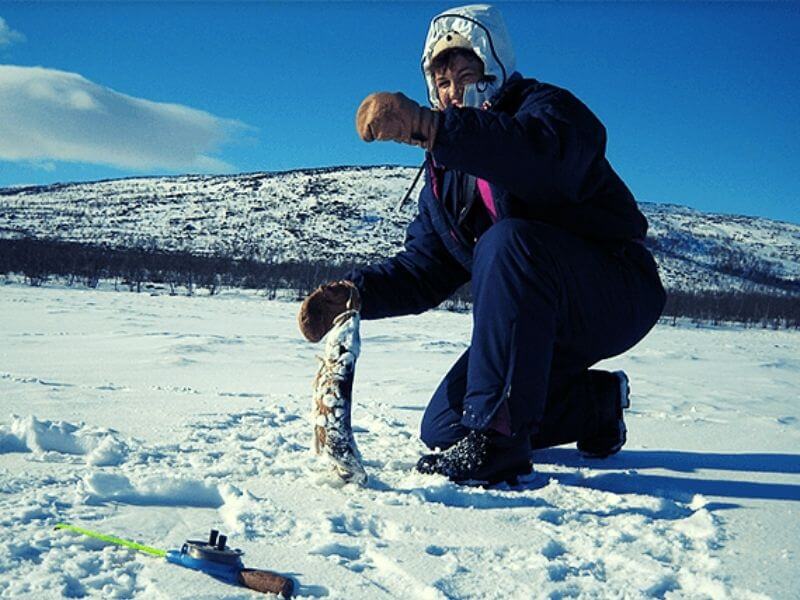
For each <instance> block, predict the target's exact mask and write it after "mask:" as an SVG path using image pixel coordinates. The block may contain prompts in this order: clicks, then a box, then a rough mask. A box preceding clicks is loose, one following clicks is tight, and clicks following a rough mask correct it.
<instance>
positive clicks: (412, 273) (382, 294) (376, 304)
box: [344, 189, 469, 319]
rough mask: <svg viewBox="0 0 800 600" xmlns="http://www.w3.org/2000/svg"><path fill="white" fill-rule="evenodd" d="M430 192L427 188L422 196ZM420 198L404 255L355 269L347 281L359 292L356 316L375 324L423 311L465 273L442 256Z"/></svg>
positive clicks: (449, 291)
mask: <svg viewBox="0 0 800 600" xmlns="http://www.w3.org/2000/svg"><path fill="white" fill-rule="evenodd" d="M426 193H430V192H429V191H428V190H427V189H423V190H422V194H426ZM422 194H421V195H420V202H419V210H418V212H417V216H416V217H415V219H414V220H413V221H412V222H411V223H410V224H409V226H408V228H407V230H406V239H405V243H404V250H402V251H401V252H400V253H398V254H397V255H395V256H393V257H392V258H390V259H388V260H386V261H385V262H383V263H379V264H376V265H370V266H368V267H365V268H362V269H355V270H354V271H351V272H350V273H348V274H347V275H346V276H345V277H344V278H345V279H349V280H350V281H352V282H353V283H355V284H356V287H358V291H359V292H360V293H361V317H362V318H363V319H380V318H383V317H397V316H401V315H408V314H418V313H421V312H425V311H426V310H429V309H431V308H434V307H435V306H438V305H439V304H441V303H442V302H443V301H444V300H446V299H447V298H448V297H449V296H450V295H451V294H452V293H453V292H455V291H456V290H457V289H458V288H459V287H460V286H461V285H463V284H464V283H466V282H467V281H469V273H468V272H467V270H466V269H464V267H462V266H461V265H460V264H459V263H458V262H457V261H456V260H455V258H453V257H452V255H451V254H450V253H449V252H448V251H447V249H446V248H445V247H444V244H443V243H442V241H441V239H440V238H439V235H438V234H437V233H436V231H435V230H434V228H433V225H432V224H431V219H430V215H429V213H428V210H427V208H426V207H425V205H424V204H425V203H424V202H423V201H422Z"/></svg>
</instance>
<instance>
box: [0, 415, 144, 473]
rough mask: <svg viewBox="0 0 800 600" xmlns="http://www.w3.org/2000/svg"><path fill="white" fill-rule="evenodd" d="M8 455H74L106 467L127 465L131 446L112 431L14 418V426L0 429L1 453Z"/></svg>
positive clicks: (81, 425) (30, 418) (58, 422)
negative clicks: (125, 462)
mask: <svg viewBox="0 0 800 600" xmlns="http://www.w3.org/2000/svg"><path fill="white" fill-rule="evenodd" d="M6 452H36V453H46V452H55V453H58V454H71V455H77V456H83V457H84V460H85V461H86V464H89V465H94V466H98V467H102V466H112V465H119V464H121V463H122V462H124V461H125V459H126V457H127V456H128V452H129V445H128V444H127V443H126V442H125V441H123V440H122V439H120V437H119V434H118V433H117V432H115V431H114V430H112V429H102V428H96V427H89V426H87V425H85V424H83V423H80V424H78V425H75V424H73V423H68V422H66V421H40V420H38V419H37V418H36V417H34V416H33V415H31V416H28V417H18V416H16V415H12V421H11V425H10V426H9V427H8V428H6V427H0V454H3V453H6Z"/></svg>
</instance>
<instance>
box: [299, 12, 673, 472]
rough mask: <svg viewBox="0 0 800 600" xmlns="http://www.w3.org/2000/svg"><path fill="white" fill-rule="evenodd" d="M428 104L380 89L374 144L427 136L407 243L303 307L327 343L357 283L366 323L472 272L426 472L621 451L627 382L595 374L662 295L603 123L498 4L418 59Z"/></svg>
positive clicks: (437, 29)
mask: <svg viewBox="0 0 800 600" xmlns="http://www.w3.org/2000/svg"><path fill="white" fill-rule="evenodd" d="M422 67H423V73H424V77H425V83H426V85H427V91H428V99H429V102H430V104H431V107H432V108H426V107H422V106H420V105H418V104H417V103H416V102H414V101H413V100H411V99H409V98H407V97H406V96H404V95H403V94H400V93H387V92H381V93H376V94H372V95H370V96H368V97H367V98H366V99H365V100H364V101H363V103H362V104H361V106H360V107H359V109H358V113H357V116H356V126H357V129H358V133H359V135H360V136H361V137H362V138H363V139H364V140H365V141H368V142H370V141H373V140H382V141H394V142H399V143H404V144H413V145H417V146H420V147H423V148H424V149H425V150H426V151H427V152H426V162H425V186H424V188H423V190H422V192H421V194H420V196H419V202H418V212H417V215H416V217H415V219H414V220H413V221H412V222H411V224H410V225H409V226H408V230H407V235H406V241H405V249H404V250H403V251H402V252H400V253H399V254H398V255H396V256H394V257H392V258H391V259H389V260H387V261H386V262H384V263H381V264H376V265H372V266H370V267H368V268H365V269H360V270H356V271H354V272H352V273H350V274H349V275H348V276H347V277H346V280H345V281H341V282H333V283H330V284H327V285H325V286H322V287H320V288H319V289H318V290H316V291H315V292H314V293H313V294H312V295H311V296H310V297H309V298H308V299H306V301H305V302H304V303H303V306H302V308H301V314H300V322H301V330H303V333H304V334H305V335H306V337H307V338H309V339H312V340H318V339H320V338H321V337H322V336H323V335H324V334H325V333H326V332H327V330H328V329H329V328H330V323H331V319H332V316H335V314H338V312H341V311H342V310H344V307H345V304H346V303H347V301H348V300H350V299H351V298H352V296H353V294H354V293H357V294H358V296H359V297H360V302H361V316H362V318H363V319H379V318H384V317H393V316H399V315H406V314H417V313H421V312H423V311H426V310H428V309H430V308H433V307H435V306H437V305H438V304H440V303H441V302H442V301H444V300H445V299H446V298H448V297H449V296H450V295H451V294H452V293H453V292H455V291H456V290H457V289H458V288H459V287H460V286H462V285H463V284H464V283H467V282H470V283H471V288H472V295H473V314H472V316H473V331H472V339H471V343H470V346H469V349H468V350H467V351H466V352H465V353H464V354H463V355H462V356H461V357H460V358H459V359H458V360H457V361H456V363H455V365H453V367H452V368H451V369H450V371H449V372H448V373H447V374H446V375H445V377H444V379H443V381H442V382H441V384H440V385H439V387H438V388H437V389H436V391H435V392H434V394H433V398H432V399H431V401H430V403H429V405H428V407H427V409H426V411H425V414H424V417H423V420H422V430H421V437H422V440H423V442H424V443H425V444H426V445H427V446H428V447H429V448H431V450H434V452H433V453H431V454H428V455H425V456H423V457H422V458H421V459H420V461H419V463H418V464H417V469H418V470H419V471H421V472H423V473H438V474H442V475H445V476H447V477H449V478H450V479H451V480H453V481H456V482H487V483H495V482H499V481H513V480H515V478H516V477H517V476H518V475H520V474H526V473H529V472H530V471H531V463H530V457H531V450H532V449H533V448H543V447H547V446H553V445H558V444H564V443H568V442H577V445H578V449H579V450H580V451H581V452H582V453H583V454H584V455H586V456H592V457H605V456H608V455H610V454H613V453H615V452H617V451H619V450H620V448H622V446H623V445H624V443H625V441H626V429H625V423H624V421H623V414H622V410H623V408H625V407H626V406H627V402H628V378H627V376H626V375H625V374H624V373H622V372H614V373H611V372H607V371H601V370H593V369H590V367H591V366H592V365H593V364H595V363H596V362H598V361H600V360H602V359H605V358H608V357H611V356H615V355H617V354H620V353H622V352H624V351H626V350H627V349H629V348H631V347H632V346H633V345H634V344H636V343H637V342H638V341H639V340H641V339H642V338H643V337H644V336H645V335H646V334H647V332H648V331H649V330H650V329H651V328H652V327H653V326H654V324H655V323H656V321H657V320H658V317H659V315H660V314H661V311H662V309H663V306H664V301H665V294H664V289H663V287H662V285H661V282H660V280H659V275H658V271H657V268H656V264H655V262H654V261H653V258H652V256H651V255H650V253H649V252H648V250H647V249H646V248H645V246H644V243H643V242H644V237H645V234H646V231H647V222H646V220H645V218H644V216H643V215H642V214H641V212H640V211H639V210H638V208H637V205H636V201H635V200H634V198H633V196H632V194H631V192H630V191H629V189H628V188H627V187H626V185H625V184H624V183H623V182H622V180H621V179H620V178H619V176H618V175H617V174H616V173H615V172H614V170H613V169H612V167H611V166H610V164H609V162H608V161H607V160H606V157H605V145H606V134H605V128H604V127H603V125H602V124H601V123H600V121H599V120H598V119H597V117H595V115H594V114H593V113H592V112H591V111H590V110H589V109H588V108H587V107H586V106H585V105H584V104H583V103H581V102H580V101H579V100H578V99H577V98H576V97H575V96H573V95H572V94H571V93H570V92H568V91H566V90H564V89H561V88H558V87H555V86H553V85H549V84H546V83H541V82H539V81H537V80H535V79H526V78H523V77H522V75H520V74H519V73H518V72H516V71H515V65H514V55H513V52H512V48H511V44H510V41H509V39H508V35H507V32H506V29H505V26H504V24H503V21H502V18H501V16H500V14H499V13H498V11H497V10H496V9H494V8H493V7H491V6H487V5H474V6H466V7H461V8H455V9H452V10H448V11H445V12H444V13H442V14H440V15H438V16H437V17H435V18H434V19H433V21H432V22H431V24H430V28H429V30H428V36H427V39H426V41H425V48H424V51H423V56H422Z"/></svg>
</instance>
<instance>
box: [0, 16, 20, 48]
mask: <svg viewBox="0 0 800 600" xmlns="http://www.w3.org/2000/svg"><path fill="white" fill-rule="evenodd" d="M24 41H25V36H24V35H22V34H21V33H20V32H19V31H14V30H13V29H11V27H9V26H8V23H6V20H5V19H4V18H3V17H0V48H2V47H3V46H10V45H11V44H14V43H15V42H24Z"/></svg>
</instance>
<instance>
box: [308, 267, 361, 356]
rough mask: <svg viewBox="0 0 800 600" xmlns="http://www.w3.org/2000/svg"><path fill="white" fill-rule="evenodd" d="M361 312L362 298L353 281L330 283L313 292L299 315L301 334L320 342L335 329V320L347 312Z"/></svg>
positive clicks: (312, 340) (309, 339) (311, 340)
mask: <svg viewBox="0 0 800 600" xmlns="http://www.w3.org/2000/svg"><path fill="white" fill-rule="evenodd" d="M351 309H352V310H360V309H361V296H360V295H359V293H358V288H356V286H355V284H354V283H353V282H352V281H346V280H342V281H330V282H328V283H324V284H322V285H321V286H319V287H318V288H317V289H315V290H314V291H313V292H311V293H310V294H309V295H308V297H307V298H306V299H305V300H303V304H302V305H301V306H300V312H299V313H297V324H298V325H299V326H300V333H302V334H303V336H304V337H305V338H306V339H307V340H308V341H309V342H318V341H320V340H321V339H322V338H323V337H325V334H326V333H328V332H329V331H330V329H331V327H333V320H334V319H335V318H336V317H337V316H339V315H340V314H342V313H343V312H345V311H346V310H351Z"/></svg>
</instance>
